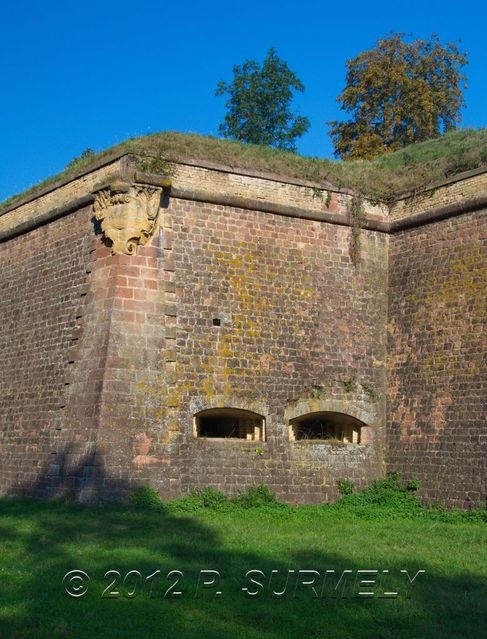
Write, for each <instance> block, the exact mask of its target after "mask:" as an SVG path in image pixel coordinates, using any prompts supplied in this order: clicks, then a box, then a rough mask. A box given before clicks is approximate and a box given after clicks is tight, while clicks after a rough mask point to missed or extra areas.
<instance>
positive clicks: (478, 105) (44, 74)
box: [0, 0, 487, 201]
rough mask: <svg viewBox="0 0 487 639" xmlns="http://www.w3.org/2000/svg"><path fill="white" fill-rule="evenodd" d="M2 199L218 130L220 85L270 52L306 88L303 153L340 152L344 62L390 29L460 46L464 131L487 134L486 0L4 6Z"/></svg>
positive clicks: (89, 0) (86, 1) (299, 102)
mask: <svg viewBox="0 0 487 639" xmlns="http://www.w3.org/2000/svg"><path fill="white" fill-rule="evenodd" d="M0 20H1V27H2V33H1V38H0V50H1V56H0V60H1V65H2V67H1V80H2V100H1V101H0V128H1V137H0V139H1V140H2V145H3V149H2V162H1V164H0V201H1V200H3V199H4V198H6V197H7V196H9V195H11V194H13V193H16V192H19V191H22V190H23V189H25V188H27V187H28V186H30V185H32V184H33V183H35V182H37V181H39V180H41V179H43V178H44V177H47V176H49V175H51V174H53V173H55V172H57V171H59V170H61V169H62V168H63V167H64V166H65V165H66V164H67V163H68V162H69V161H70V160H71V159H72V158H74V157H75V156H77V155H79V154H80V153H81V152H82V151H83V150H84V149H86V148H87V147H92V148H93V149H95V150H97V151H99V150H101V149H104V148H106V147H108V146H110V145H112V144H115V143H117V142H120V141H122V140H124V139H126V138H128V137H131V136H135V135H143V134H146V133H152V132H156V131H160V130H177V131H182V132H196V133H202V134H211V135H217V134H218V125H219V123H220V122H221V120H222V118H223V116H224V102H225V98H224V97H215V95H214V92H215V87H216V85H217V83H218V81H219V80H231V78H232V66H233V65H234V64H240V63H242V62H243V61H244V60H245V59H249V58H250V59H255V60H258V61H259V62H261V61H262V60H263V58H264V57H265V54H266V52H267V50H268V49H269V48H270V47H275V48H276V49H277V53H278V55H279V56H280V57H281V58H283V59H284V60H286V62H287V63H288V65H289V66H290V68H291V69H292V70H293V71H294V72H295V73H296V74H297V75H298V77H299V78H300V79H301V80H302V82H303V83H304V85H305V93H304V94H297V96H296V99H295V102H294V105H295V106H296V107H297V108H298V109H299V111H300V113H302V114H303V115H307V116H308V117H309V118H310V120H311V128H310V131H309V132H308V133H307V134H306V136H304V137H303V138H302V139H301V142H300V143H299V152H300V153H302V154H305V155H316V156H320V157H332V152H333V148H332V145H331V142H330V139H329V137H328V129H327V127H326V124H325V123H326V121H328V120H333V119H341V118H342V117H343V115H342V114H341V112H340V110H339V108H338V105H337V103H336V97H337V95H338V94H339V93H340V92H341V90H342V89H343V86H344V81H345V61H346V60H347V59H349V58H352V57H354V56H356V55H358V54H359V53H360V52H361V51H363V50H365V49H369V48H371V47H373V46H374V44H375V42H376V40H377V38H379V37H382V36H385V35H386V34H387V33H389V32H391V31H404V32H406V33H412V34H414V36H416V37H428V36H429V35H430V34H431V33H433V32H436V33H438V35H439V36H440V39H441V41H442V42H443V43H446V42H448V41H458V40H461V41H462V43H461V45H460V46H461V48H463V49H464V50H466V51H467V53H468V55H469V60H470V63H469V65H468V67H466V72H467V75H468V79H469V87H468V89H467V91H466V93H465V99H466V102H467V108H466V109H465V110H464V112H463V121H462V126H468V127H476V128H477V127H484V126H487V83H486V75H487V74H486V69H487V44H486V43H487V38H486V36H485V27H486V24H487V9H486V3H481V2H475V3H463V4H462V3H458V2H452V1H450V0H446V1H445V0H444V1H442V2H437V1H435V0H421V1H418V0H411V1H409V2H397V1H396V2H391V1H390V0H387V1H381V2H364V1H361V2H356V1H355V0H351V1H348V2H329V3H327V2H309V1H307V0H301V1H294V2H289V1H288V0H281V1H279V2H277V1H275V0H270V1H266V0H260V2H256V1H255V0H246V2H231V1H227V2H223V1H217V2H213V1H211V0H205V1H203V0H199V1H198V2H195V1H193V0H187V1H186V2H180V3H177V2H171V3H169V2H164V1H162V0H160V1H157V0H139V2H135V1H134V0H131V1H130V2H126V1H124V0H118V1H117V2H114V1H104V0H99V1H98V2H95V1H94V0H77V1H76V2H72V1H71V0H64V1H53V0H44V1H43V2H40V1H38V0H30V1H26V0H16V1H11V0H2V1H1V4H0Z"/></svg>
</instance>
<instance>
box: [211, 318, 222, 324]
mask: <svg viewBox="0 0 487 639" xmlns="http://www.w3.org/2000/svg"><path fill="white" fill-rule="evenodd" d="M221 325H222V321H221V319H220V318H219V317H214V318H213V326H221Z"/></svg>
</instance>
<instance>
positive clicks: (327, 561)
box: [0, 500, 487, 639]
mask: <svg viewBox="0 0 487 639" xmlns="http://www.w3.org/2000/svg"><path fill="white" fill-rule="evenodd" d="M377 513H378V514H377V516H376V515H375V514H374V507H373V506H367V507H365V508H359V509H358V510H357V511H356V512H354V511H353V509H346V508H342V509H340V508H333V507H326V506H325V507H324V506H306V507H299V508H291V507H284V506H279V505H275V506H273V505H267V506H266V505H264V506H260V507H254V508H233V507H232V508H230V507H228V508H227V507H225V504H223V507H221V508H218V507H217V508H213V509H212V508H199V509H197V510H195V511H194V512H184V511H178V510H177V509H170V508H169V509H167V508H165V509H161V510H159V511H158V510H156V511H154V510H152V511H151V510H137V509H136V508H134V507H129V506H122V505H110V506H105V507H98V508H91V509H88V508H83V507H81V506H75V505H69V504H64V503H60V502H54V503H46V502H44V503H41V502H29V501H6V500H4V501H0V556H1V563H0V637H1V638H2V639H7V638H8V639H14V638H18V639H21V638H22V639H24V638H30V637H33V638H34V637H35V638H36V639H43V638H56V637H73V638H76V639H79V638H84V637H86V638H90V639H93V638H95V637H108V638H111V637H117V638H120V639H122V638H125V637H126V638H130V639H133V638H141V639H143V638H145V637H174V638H175V639H176V638H177V639H179V638H181V639H184V638H189V637H191V638H193V637H208V638H226V637H236V638H240V637H241V638H247V637H249V638H254V637H255V638H257V637H259V638H261V639H271V638H277V637H279V638H281V637H304V638H307V637H332V638H340V637H366V638H368V637H371V638H372V637H373V638H375V639H380V638H381V637H397V638H401V637H404V638H406V637H407V638H408V639H411V638H421V639H426V638H428V637H435V638H441V639H448V638H452V639H453V638H455V639H459V638H461V637H465V638H467V637H468V638H469V639H471V638H472V637H480V636H482V633H485V621H486V616H485V613H486V594H487V592H486V577H487V567H486V541H487V535H486V526H485V523H482V522H481V521H464V520H461V519H460V518H459V519H458V520H455V519H454V518H453V519H452V520H451V521H449V520H445V521H444V520H442V519H441V518H435V517H408V516H407V515H401V514H396V515H394V516H391V517H388V516H385V517H384V516H383V512H382V511H380V510H378V511H377ZM381 513H382V514H381ZM74 569H79V570H83V571H85V572H86V573H87V574H88V575H89V576H90V578H91V580H90V582H89V584H88V585H89V587H88V590H87V592H86V594H85V595H84V596H82V597H79V598H73V597H70V596H68V594H66V592H65V589H64V585H63V576H64V575H65V573H67V572H68V571H71V570H74ZM366 569H371V570H378V571H379V572H382V571H383V570H388V571H389V573H388V574H387V573H384V574H383V575H382V580H381V582H380V583H376V584H375V585H370V586H366V585H363V584H362V586H360V584H359V583H358V582H357V570H366ZM109 570H116V571H118V572H119V573H120V575H121V579H120V580H118V581H117V583H116V584H115V585H114V586H112V587H110V582H111V581H112V579H110V578H106V579H104V575H105V574H106V573H107V571H109ZM133 570H138V571H139V572H140V574H141V578H140V579H139V578H138V577H137V575H136V574H135V573H131V574H130V575H129V577H128V579H127V580H126V581H125V584H124V583H123V578H124V577H125V575H127V573H129V572H130V571H133ZM158 570H160V571H161V572H160V576H157V573H156V571H158ZM174 570H179V571H181V573H182V575H183V576H182V577H178V575H177V573H173V574H172V575H171V576H170V577H169V578H168V574H169V573H171V571H174ZM201 570H217V571H219V573H220V575H221V579H220V582H219V584H218V585H215V587H207V588H201V587H200V588H199V590H198V593H197V592H196V585H197V582H198V576H199V573H200V571H201ZM249 570H260V571H262V573H264V577H262V576H260V577H257V576H255V579H256V581H259V582H261V583H262V585H263V588H261V587H260V586H256V585H255V584H252V583H251V582H250V581H249V579H248V578H246V577H245V575H246V573H247V571H249ZM273 570H274V571H278V572H277V573H273V578H272V580H271V584H270V587H269V577H270V576H271V571H273ZM288 570H295V571H296V572H295V573H290V576H289V580H288V584H287V590H286V591H285V593H284V595H282V596H273V595H272V591H275V592H282V591H283V590H284V587H285V583H286V577H287V576H288V575H289V573H288ZM299 570H315V571H318V573H319V574H320V579H318V577H317V575H313V574H311V573H309V574H301V575H300V580H301V581H303V580H304V581H306V580H309V581H310V580H311V579H312V577H313V576H314V577H315V579H316V581H315V591H313V590H312V588H311V587H310V586H298V587H297V588H296V575H297V574H298V571H299ZM326 570H335V574H333V573H328V577H327V581H325V586H324V587H323V576H324V575H325V574H326V573H325V571H326ZM344 570H349V571H352V572H351V573H348V577H347V576H345V577H342V581H341V583H340V587H339V588H337V589H334V588H333V587H334V585H336V583H337V581H338V577H339V576H340V575H341V574H342V572H343V571H344ZM401 570H407V571H408V573H409V576H410V577H413V576H414V575H416V573H417V572H418V570H424V571H425V572H424V573H421V574H419V575H418V576H417V577H416V580H415V582H414V583H413V584H412V586H410V588H409V589H408V587H407V586H408V577H407V576H406V574H405V573H401ZM154 573H156V576H153V577H152V578H150V579H149V580H147V577H148V576H149V575H154ZM255 574H256V575H257V573H255ZM345 575H347V573H345ZM362 578H363V579H371V577H370V576H363V577H362ZM206 579H207V581H208V582H210V581H211V575H207V576H206ZM176 581H177V583H176V584H175V585H174V586H172V587H171V584H173V583H174V582H176ZM66 583H67V582H66ZM79 585H80V583H79V582H76V580H75V581H74V582H72V584H71V587H75V588H76V587H78V586H79ZM200 586H201V584H200ZM243 587H248V588H249V591H250V592H252V589H254V590H253V591H254V592H255V591H257V592H259V593H260V596H258V597H250V596H249V592H246V591H242V588H243ZM105 589H107V591H106V594H110V593H112V595H111V596H108V597H106V596H105V597H102V593H103V591H104V590H105ZM168 589H169V592H167V591H168ZM134 590H135V592H134ZM178 591H180V592H181V593H182V594H181V595H180V596H172V595H175V593H176V592H178ZM218 591H220V592H221V595H220V596H218V595H217V594H216V593H217V592H218ZM368 591H371V592H373V593H374V596H373V597H370V598H362V597H357V596H354V595H357V593H358V592H368ZM394 591H395V592H397V596H395V597H394V596H390V597H386V598H381V597H379V595H383V594H384V592H394ZM117 592H118V594H115V593H117ZM132 593H133V594H134V595H135V596H133V597H132V596H131V595H132ZM165 593H166V594H165ZM315 593H316V594H318V597H316V596H315ZM195 595H199V596H195ZM332 595H334V596H332ZM483 636H485V634H484V635H483Z"/></svg>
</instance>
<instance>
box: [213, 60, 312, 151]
mask: <svg viewBox="0 0 487 639" xmlns="http://www.w3.org/2000/svg"><path fill="white" fill-rule="evenodd" d="M293 89H294V90H296V91H304V86H303V84H302V82H301V81H300V80H299V79H298V78H297V77H296V75H295V74H294V73H293V72H292V71H291V70H290V69H289V67H288V66H287V64H286V63H285V62H283V61H282V60H280V59H279V57H278V56H277V53H276V51H275V50H274V49H269V52H268V53H267V57H266V58H265V60H264V62H263V64H262V67H260V66H259V65H258V64H257V62H254V61H253V60H247V61H246V62H244V63H243V64H242V65H241V66H239V65H235V66H234V67H233V82H232V83H231V84H227V83H226V82H223V81H222V82H219V83H218V86H217V89H216V92H215V94H216V95H224V94H229V96H230V97H229V98H228V100H227V102H226V105H225V106H226V107H227V109H228V111H227V114H226V115H225V118H224V120H223V122H222V124H221V125H220V127H219V131H220V133H221V134H222V135H223V136H225V137H230V138H234V139H236V140H240V141H241V142H248V143H251V144H267V145H268V146H274V147H276V148H278V149H287V150H289V151H295V150H296V138H299V137H300V136H301V135H303V133H305V132H306V131H307V130H308V128H309V120H308V118H306V117H303V116H300V115H295V114H293V113H292V112H291V111H290V108H289V107H290V103H291V100H292V98H293Z"/></svg>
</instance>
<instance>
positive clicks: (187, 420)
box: [132, 200, 387, 501]
mask: <svg viewBox="0 0 487 639" xmlns="http://www.w3.org/2000/svg"><path fill="white" fill-rule="evenodd" d="M349 240H350V229H348V228H346V227H339V226H332V225H328V224H320V223H318V222H313V221H308V220H298V219H292V218H288V217H281V216H277V215H270V214H265V213H260V212H255V211H246V210H241V209H235V208H230V207H221V206H212V205H203V204H197V203H191V202H185V201H183V200H172V201H171V203H170V206H169V209H167V210H164V211H162V227H161V230H160V233H159V237H158V238H154V244H157V243H158V245H159V249H160V251H159V256H160V257H159V267H158V268H159V273H158V281H159V286H160V288H161V296H162V297H161V298H160V299H162V298H164V300H165V304H164V311H161V313H162V312H163V315H161V316H160V322H161V326H163V327H164V331H165V338H166V339H165V345H164V348H163V350H161V351H160V352H159V353H155V352H152V354H151V355H149V360H150V362H151V363H150V366H148V367H147V368H146V370H145V372H144V371H140V373H138V379H139V383H138V384H137V388H136V393H137V399H136V401H137V403H138V404H139V405H141V406H143V410H144V415H145V419H144V422H143V423H142V422H139V426H140V428H141V429H142V430H141V432H136V430H133V431H132V437H133V439H134V441H135V442H139V444H138V445H137V446H138V448H137V446H136V448H137V450H138V454H137V455H136V457H134V459H137V469H136V471H135V472H136V473H137V476H138V477H139V478H140V479H141V480H142V479H144V480H148V481H152V482H153V483H154V482H157V481H159V486H160V487H161V490H162V491H163V492H165V493H168V491H169V492H170V487H169V486H168V485H162V484H161V482H160V477H161V475H164V473H166V474H167V473H169V472H170V471H169V469H170V467H174V466H176V467H177V470H176V471H174V470H172V471H171V473H172V475H171V477H172V479H171V482H172V484H171V485H172V486H173V488H174V491H175V492H178V491H179V492H186V491H187V490H189V489H190V487H191V486H207V485H212V486H216V487H219V488H221V489H223V490H225V491H226V492H227V493H228V492H230V493H235V492H237V491H238V490H240V489H243V488H245V487H247V486H255V485H258V484H261V483H266V484H268V485H269V486H270V487H271V488H273V489H274V490H276V491H277V492H278V494H279V496H280V497H281V498H287V499H290V500H292V501H320V500H321V501H323V500H325V499H327V498H333V497H335V496H336V484H337V481H338V480H340V479H345V478H347V479H351V480H353V481H356V482H357V483H358V484H363V483H364V482H365V481H368V480H370V479H372V478H374V477H376V476H378V475H380V474H381V473H382V471H383V461H384V456H383V455H384V453H383V444H384V442H383V439H384V397H385V359H386V354H385V328H386V325H385V322H386V310H387V291H386V286H387V276H386V268H387V264H386V252H387V237H386V236H384V235H382V234H379V233H371V232H363V233H362V249H363V254H362V264H361V266H360V267H359V268H357V267H355V266H354V265H353V264H352V263H351V259H350V255H349ZM139 255H140V256H142V255H144V251H141V252H140V253H139ZM214 320H218V321H217V322H214ZM215 324H217V325H215ZM218 324H219V325H218ZM141 347H142V348H143V343H142V344H141ZM218 406H227V407H233V408H240V409H245V410H250V411H253V412H255V413H257V414H259V415H263V416H264V417H265V420H266V421H265V434H266V435H265V441H264V442H247V441H243V440H238V439H224V440H220V441H217V440H215V439H211V438H208V439H205V438H198V437H195V435H194V423H193V416H194V415H195V414H196V413H198V412H199V411H202V410H206V409H211V408H215V407H218ZM321 410H325V411H326V410H328V411H338V412H344V413H348V414H351V415H353V416H355V417H357V418H358V419H361V420H362V421H364V422H366V423H367V424H369V426H368V427H367V429H365V430H364V437H363V441H364V443H363V444H350V445H336V446H331V445H329V444H323V443H317V442H316V441H314V442H294V443H292V442H290V434H289V421H290V419H292V418H295V417H297V416H298V415H299V414H302V413H307V412H314V411H321ZM133 423H134V422H133ZM176 451H177V454H174V453H175V452H176ZM141 455H142V456H144V459H143V461H144V463H143V464H141ZM158 461H159V466H158ZM158 478H159V479H158Z"/></svg>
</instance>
